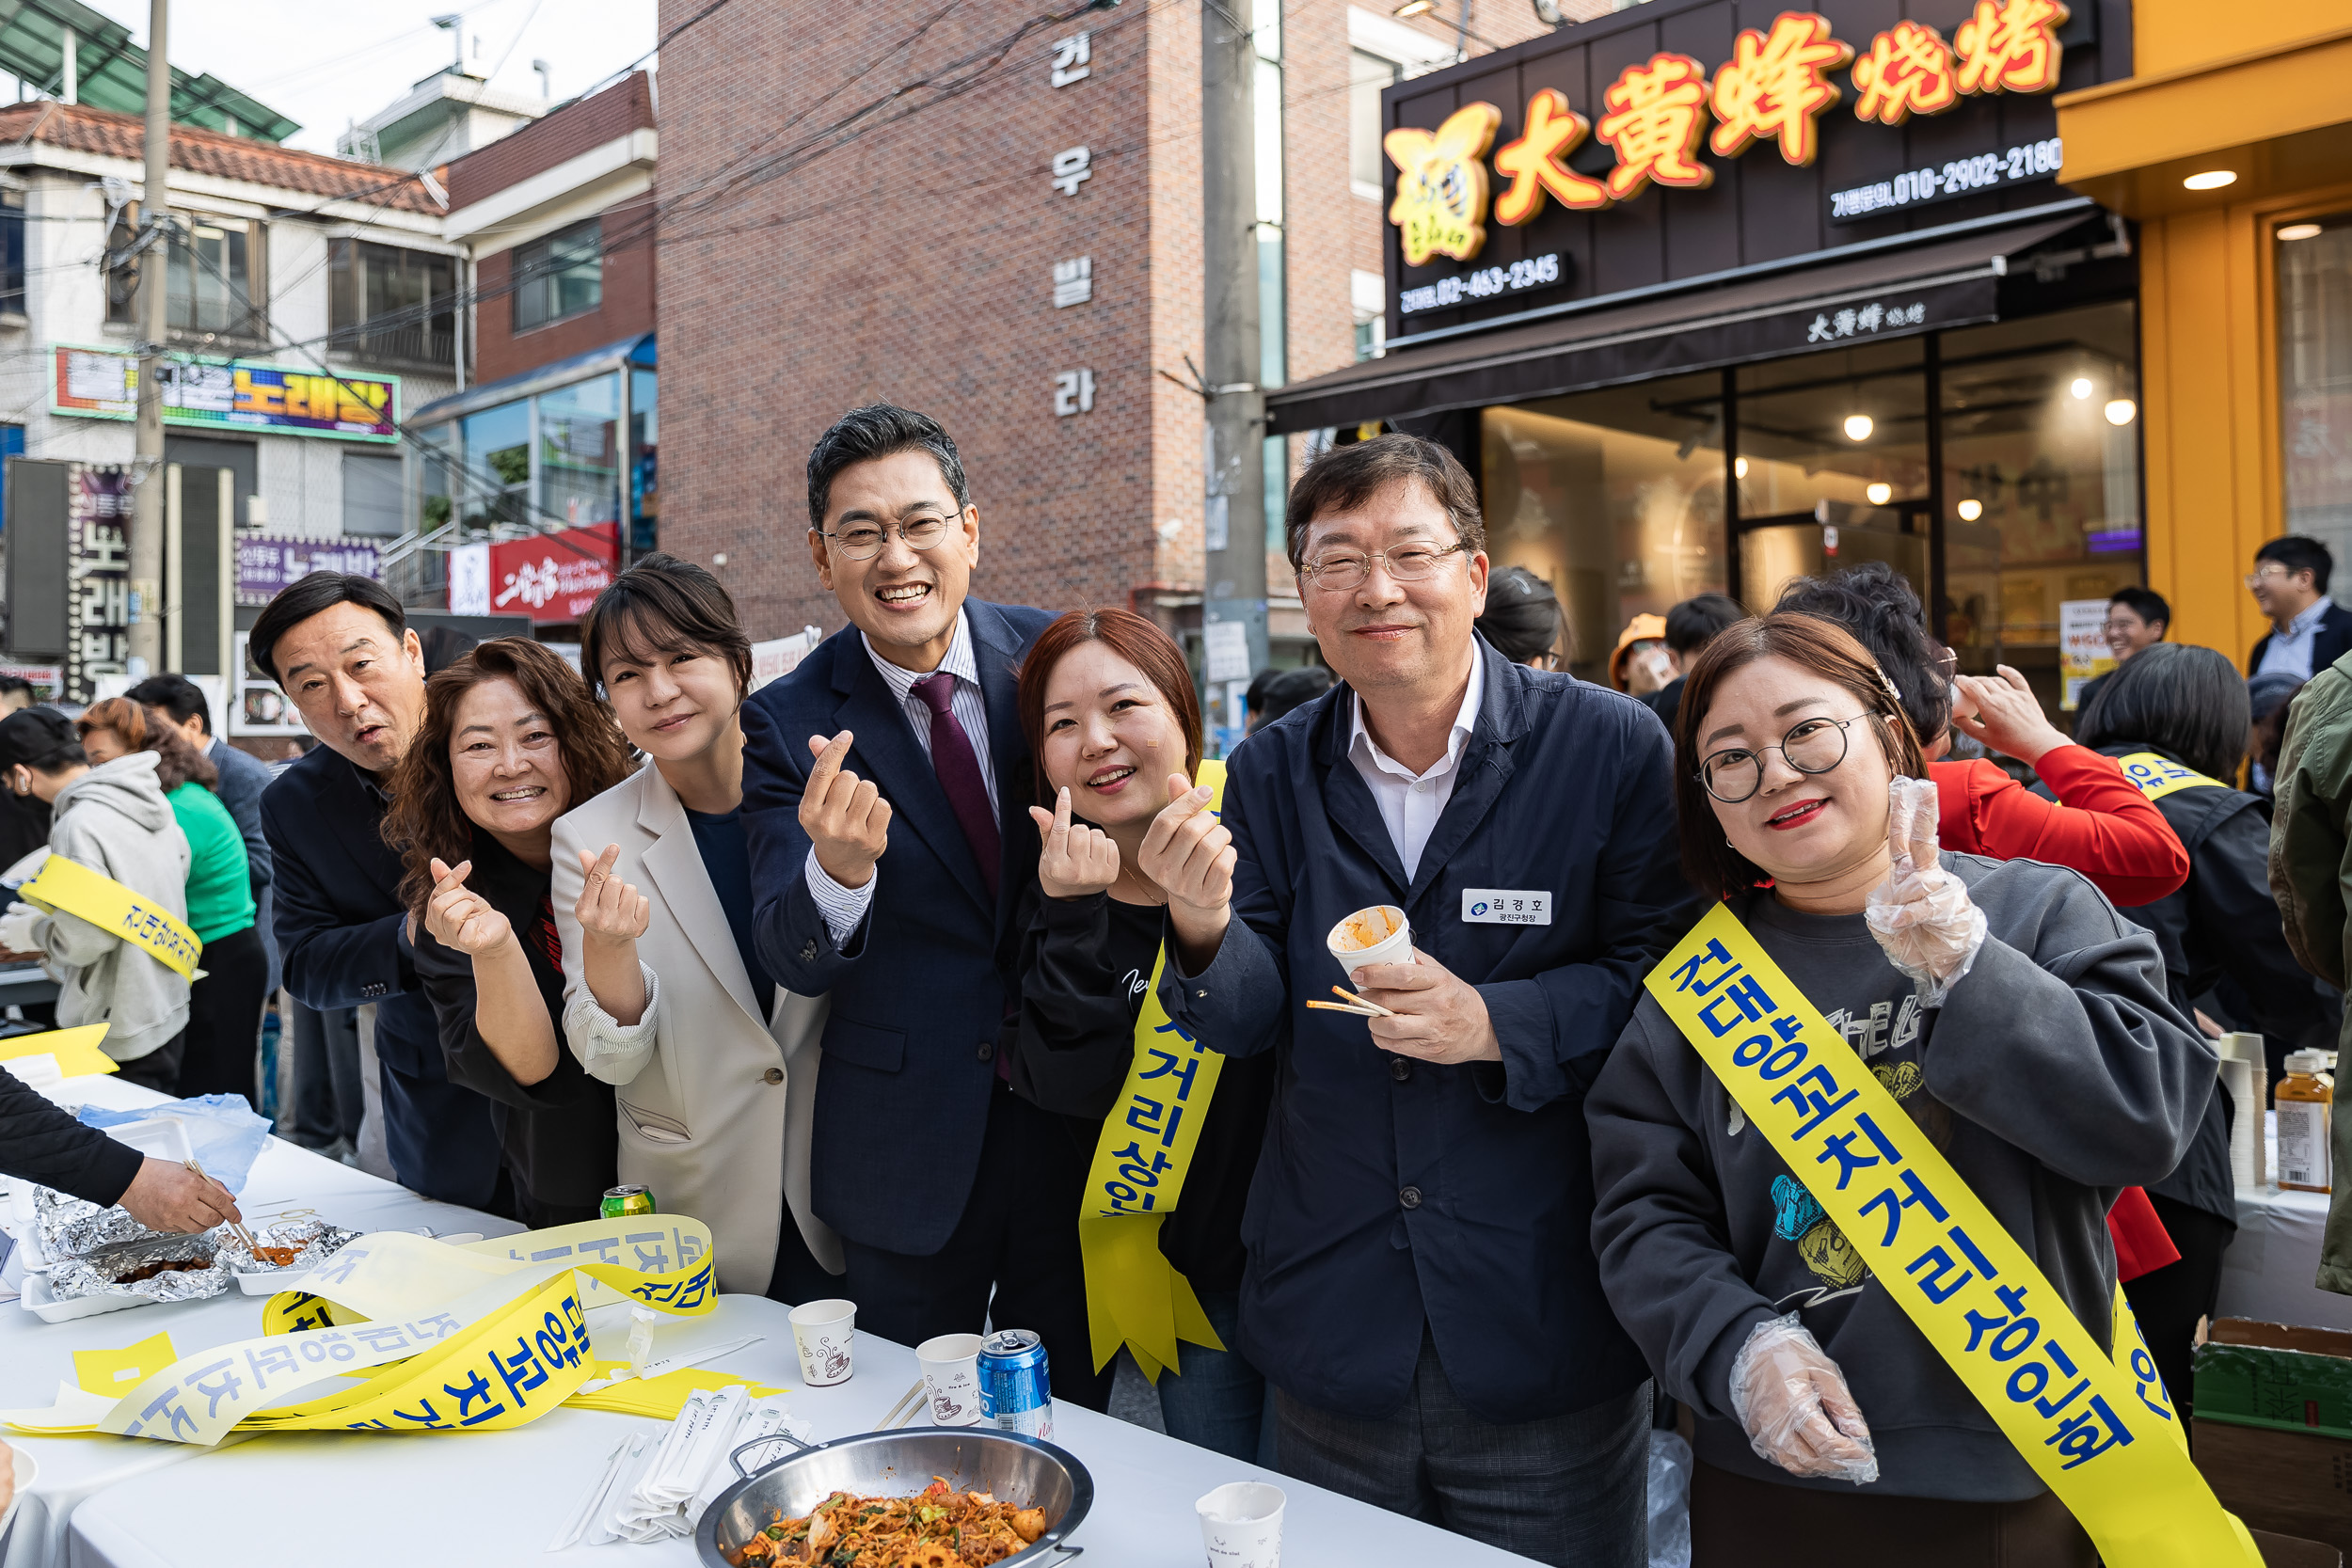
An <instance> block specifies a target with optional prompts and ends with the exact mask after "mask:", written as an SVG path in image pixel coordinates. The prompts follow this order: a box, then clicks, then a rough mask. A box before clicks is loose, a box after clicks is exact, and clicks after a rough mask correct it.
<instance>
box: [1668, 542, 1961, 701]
mask: <svg viewBox="0 0 2352 1568" xmlns="http://www.w3.org/2000/svg"><path fill="white" fill-rule="evenodd" d="M1772 610H1773V613H1774V614H1781V613H1793V614H1798V615H1818V616H1820V618H1821V619H1822V620H1824V621H1835V622H1836V623H1837V624H1838V625H1839V626H1843V627H1845V628H1846V629H1847V630H1848V631H1850V632H1851V633H1853V635H1854V637H1855V638H1856V639H1857V640H1859V641H1860V642H1861V643H1862V645H1863V646H1864V647H1865V648H1867V649H1869V650H1870V657H1872V658H1875V659H1877V660H1878V663H1879V668H1880V669H1881V670H1883V671H1884V672H1885V673H1886V678H1887V679H1888V680H1891V681H1893V682H1894V683H1895V690H1896V692H1897V694H1898V701H1899V702H1900V703H1901V704H1902V707H1903V716H1904V717H1905V718H1907V719H1909V720H1910V721H1911V727H1912V730H1913V731H1914V732H1915V734H1917V735H1918V736H1919V743H1920V744H1921V745H1923V746H1932V745H1933V744H1935V737H1936V736H1940V735H1942V734H1943V733H1944V732H1945V731H1946V730H1947V729H1949V728H1951V723H1952V689H1951V688H1950V687H1949V686H1947V685H1946V684H1945V681H1944V677H1943V672H1942V670H1941V669H1940V668H1939V666H1940V664H1941V662H1942V653H1943V650H1942V648H1940V647H1939V646H1937V644H1936V643H1935V641H1933V640H1932V639H1931V638H1930V637H1929V636H1928V615H1927V611H1926V610H1924V609H1922V608H1921V606H1920V604H1919V595H1918V594H1915V593H1913V592H1912V589H1911V584H1910V583H1908V582H1905V581H1904V580H1903V578H1902V574H1901V573H1899V572H1898V571H1896V570H1895V568H1894V567H1892V566H1889V565H1888V564H1887V563H1886V562H1883V561H1866V562H1863V563H1862V564H1861V565H1859V566H1854V567H1850V568H1848V569H1847V570H1845V571H1842V572H1832V573H1829V574H1828V575H1826V576H1823V577H1818V578H1798V579H1797V580H1796V581H1794V582H1792V583H1790V584H1789V585H1788V587H1787V588H1784V589H1782V590H1781V594H1780V603H1779V604H1777V605H1775V606H1773V607H1772ZM1683 702H1684V704H1685V705H1688V704H1689V702H1690V698H1689V697H1688V696H1685V697H1684V698H1683Z"/></svg>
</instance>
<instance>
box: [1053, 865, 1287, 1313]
mask: <svg viewBox="0 0 2352 1568" xmlns="http://www.w3.org/2000/svg"><path fill="white" fill-rule="evenodd" d="M1036 903H1037V906H1038V907H1037V910H1036V912H1035V914H1034V915H1033V916H1032V917H1031V919H1030V922H1029V927H1028V931H1027V934H1026V935H1025V937H1024V939H1023V942H1022V953H1021V1033H1020V1047H1019V1049H1018V1050H1017V1051H1015V1052H1014V1053H1013V1058H1012V1087H1013V1091H1014V1092H1015V1093H1017V1094H1019V1095H1021V1096H1023V1097H1024V1098H1025V1099H1027V1100H1030V1101H1034V1102H1035V1103H1037V1104H1038V1105H1040V1106H1042V1107H1043V1108H1044V1109H1046V1110H1048V1111H1055V1112H1058V1113H1060V1114H1061V1115H1064V1116H1069V1117H1085V1118H1087V1119H1089V1120H1090V1121H1094V1122H1097V1123H1099V1122H1101V1121H1102V1120H1103V1118H1104V1117H1107V1116H1108V1115H1110V1112H1111V1107H1112V1106H1113V1104H1115V1103H1116V1102H1117V1101H1118V1099H1119V1091H1120V1088H1121V1087H1122V1086H1124V1085H1125V1084H1126V1081H1127V1069H1128V1067H1129V1065H1130V1064H1131V1063H1132V1062H1133V1061H1134V1059H1135V1047H1136V1015H1137V1014H1138V1013H1140V1012H1141V1011H1142V1010H1143V998H1144V994H1145V993H1146V992H1147V991H1149V990H1151V987H1152V964H1153V962H1154V961H1155V960H1156V959H1157V958H1158V957H1159V950H1160V936H1161V928H1162V917H1163V912H1164V911H1162V910H1161V909H1160V908H1159V906H1157V905H1141V904H1121V903H1118V902H1116V901H1114V900H1113V899H1112V898H1111V897H1110V896H1109V895H1106V894H1100V893H1097V894H1091V895H1088V896H1086V897H1083V898H1039V899H1037V900H1036ZM1202 1043H1203V1044H1205V1045H1207V1046H1208V1047H1209V1048H1210V1049H1211V1050H1215V1049H1216V1041H1215V1040H1204V1041H1203V1042H1202ZM1273 1099H1274V1058H1273V1057H1272V1056H1271V1055H1258V1056H1248V1057H1232V1056H1229V1057H1227V1058H1225V1062H1224V1066H1223V1067H1222V1069H1220V1070H1219V1072H1218V1074H1217V1080H1216V1095H1215V1097H1214V1098H1213V1099H1211V1101H1209V1112H1208V1117H1207V1119H1206V1120H1204V1121H1203V1122H1202V1123H1201V1127H1200V1142H1199V1143H1198V1144H1197V1145H1195V1146H1194V1150H1193V1159H1192V1166H1191V1169H1190V1171H1189V1173H1188V1174H1187V1175H1186V1176H1185V1178H1184V1193H1183V1195H1182V1196H1180V1197H1179V1198H1178V1200H1177V1204H1176V1208H1175V1209H1174V1211H1173V1212H1170V1213H1169V1214H1168V1218H1167V1219H1166V1220H1165V1221H1163V1222H1162V1223H1161V1226H1160V1253H1161V1256H1163V1257H1165V1258H1166V1259H1168V1263H1169V1265H1170V1266H1171V1267H1173V1268H1174V1269H1175V1270H1176V1271H1177V1272H1178V1273H1180V1274H1182V1275H1184V1277H1185V1278H1186V1279H1188V1280H1190V1281H1191V1282H1192V1286H1193V1289H1194V1290H1196V1291H1238V1290H1240V1289H1241V1275H1242V1265H1243V1264H1244V1262H1245V1261H1246V1260H1247V1259H1246V1255H1245V1253H1244V1252H1243V1249H1242V1244H1241V1213H1242V1206H1243V1204H1244V1203H1245V1202H1247V1201H1248V1196H1249V1180H1250V1178H1251V1177H1252V1176H1253V1175H1255V1174H1256V1172H1257V1168H1258V1151H1259V1149H1260V1148H1262V1147H1263V1145H1264V1143H1265V1122H1266V1109H1267V1107H1268V1105H1270V1104H1271V1103H1272V1101H1273Z"/></svg>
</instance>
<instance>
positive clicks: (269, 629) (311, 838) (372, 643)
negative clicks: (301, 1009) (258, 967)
mask: <svg viewBox="0 0 2352 1568" xmlns="http://www.w3.org/2000/svg"><path fill="white" fill-rule="evenodd" d="M406 620H407V617H406V616H405V614H403V612H402V610H401V608H400V601H399V600H398V599H395V598H394V597H392V595H391V594H390V593H389V592H388V591H387V590H386V589H385V587H384V585H383V584H382V583H380V582H377V581H375V580H374V579H373V578H362V577H352V576H347V575H345V574H343V573H341V572H312V573H311V574H310V576H308V577H306V578H301V579H300V580H298V581H295V582H293V583H290V584H288V585H287V586H286V587H285V588H283V589H281V590H279V592H278V596H277V597H276V598H273V599H272V600H270V602H269V604H268V606H267V608H265V609H264V610H262V613H261V616H260V618H259V619H257V620H256V621H255V622H254V623H253V631H252V658H253V662H254V663H255V664H256V665H258V666H259V667H260V668H261V669H262V672H263V673H266V674H267V675H268V676H269V677H270V678H271V679H272V680H274V681H276V682H277V683H278V688H279V689H281V690H282V691H284V692H285V693H286V697H287V699H288V700H289V701H290V702H292V703H293V704H294V709H295V711H296V712H298V713H300V714H301V715H302V721H303V722H304V723H305V724H307V725H309V726H310V733H311V734H313V735H315V736H318V737H319V739H320V740H321V741H322V742H324V744H322V745H319V746H316V747H313V748H312V749H311V751H310V754H309V755H307V756H305V757H304V758H303V759H302V760H301V761H300V762H297V763H295V764H294V766H293V767H292V768H287V769H286V771H285V772H284V773H283V774H282V775H280V776H279V777H278V779H276V780H274V781H272V783H271V784H270V786H269V788H268V790H267V791H266V792H264V793H263V795H262V830H263V832H266V833H267V834H268V836H269V845H270V852H271V855H272V857H273V858H274V861H275V863H276V867H277V885H276V893H277V911H276V915H277V927H278V956H279V960H280V962H281V963H282V964H283V966H284V969H285V978H286V989H287V990H289V991H291V992H292V993H293V994H294V1000H295V1001H297V1002H300V1003H302V1004H303V1005H304V1006H310V1007H316V1008H318V1009H319V1010H321V1011H322V1012H324V1011H326V1010H328V1009H331V1008H335V1007H357V1006H361V1005H362V1004H366V1003H373V1004H374V1006H375V1054H376V1060H377V1063H378V1064H379V1066H380V1067H381V1069H382V1072H381V1074H380V1078H381V1081H382V1086H383V1098H384V1143H385V1148H386V1150H387V1152H389V1154H390V1156H391V1162H392V1174H393V1175H394V1176H395V1177H396V1178H397V1179H398V1180H399V1181H400V1184H401V1185H402V1186H404V1187H406V1188H409V1189H410V1190H412V1191H414V1192H420V1193H422V1194H424V1195H425V1196H427V1197H437V1198H439V1199H440V1200H441V1201H443V1202H445V1203H462V1204H465V1205H466V1206H468V1207H469V1208H473V1209H491V1210H493V1211H494V1212H496V1211H498V1210H500V1209H502V1208H503V1207H504V1206H505V1205H506V1204H507V1203H508V1202H510V1201H511V1199H510V1197H509V1196H508V1195H507V1194H506V1193H504V1192H502V1191H501V1183H500V1168H499V1164H500V1163H499V1136H498V1132H497V1129H496V1128H495V1126H494V1125H493V1124H492V1120H491V1113H490V1102H489V1101H487V1100H485V1099H484V1098H483V1097H482V1096H480V1095H478V1094H476V1093H474V1092H473V1091H472V1090H471V1089H466V1088H460V1087H458V1086H457V1085H453V1084H452V1083H451V1082H450V1081H449V1074H448V1072H447V1070H446V1069H444V1067H443V1065H442V1061H441V1037H440V1030H439V1028H438V1026H437V1024H436V1023H435V1022H434V1018H433V1006H432V1004H431V1003H429V1002H428V1001H426V1000H425V996H424V991H423V989H422V982H421V980H420V979H419V978H418V975H417V966H416V948H415V945H414V943H415V937H414V935H413V934H412V933H411V931H410V929H409V925H408V922H409V915H408V913H407V911H405V910H404V909H403V908H402V907H401V902H400V898H399V895H398V892H397V890H398V888H399V886H400V875H401V867H400V856H399V855H397V854H395V853H394V852H393V851H392V850H391V848H390V847H388V846H387V845H386V844H385V842H384V838H383V835H382V833H381V832H378V829H379V827H380V826H381V824H382V822H383V819H384V812H385V808H386V807H387V806H389V804H390V797H389V796H388V795H386V794H385V792H384V791H385V784H387V782H389V778H390V776H391V770H392V767H393V765H394V764H395V763H397V762H399V760H400V753H401V752H402V751H403V750H404V749H405V747H406V746H407V744H408V738H409V736H413V735H414V734H416V732H417V726H418V725H419V724H420V723H421V722H422V721H423V720H424V657H423V654H422V653H421V650H420V649H419V647H418V645H417V634H416V633H415V632H413V631H410V630H408V629H407V627H406Z"/></svg>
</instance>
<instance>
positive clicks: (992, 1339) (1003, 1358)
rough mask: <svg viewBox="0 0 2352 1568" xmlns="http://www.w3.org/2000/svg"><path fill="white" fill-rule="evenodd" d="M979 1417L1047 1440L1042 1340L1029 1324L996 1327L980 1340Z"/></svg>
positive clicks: (1049, 1392) (1049, 1412)
mask: <svg viewBox="0 0 2352 1568" xmlns="http://www.w3.org/2000/svg"><path fill="white" fill-rule="evenodd" d="M980 1419H981V1420H983V1421H985V1422H987V1423H988V1424H989V1425H991V1426H993V1427H995V1428H996V1429H997V1430H998V1431H1000V1432H1015V1433H1020V1434H1021V1435H1022V1436H1024V1437H1038V1438H1043V1439H1046V1440H1048V1441H1051V1440H1052V1438H1053V1435H1054V1394H1053V1388H1052V1386H1051V1384H1049V1383H1048V1382H1047V1379H1046V1370H1045V1344H1044V1341H1042V1340H1041V1339H1040V1338H1038V1337H1037V1335H1036V1334H1035V1333H1034V1332H1032V1331H1031V1330H1029V1329H1025V1328H1006V1329H999V1330H998V1331H997V1332H995V1333H993V1334H992V1335H990V1336H989V1337H988V1338H985V1339H983V1340H981V1341H980Z"/></svg>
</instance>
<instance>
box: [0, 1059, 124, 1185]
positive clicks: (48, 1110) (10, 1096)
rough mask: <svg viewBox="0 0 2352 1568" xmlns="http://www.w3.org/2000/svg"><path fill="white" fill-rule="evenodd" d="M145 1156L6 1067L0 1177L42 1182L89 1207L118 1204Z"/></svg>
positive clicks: (0, 1075)
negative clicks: (78, 1118)
mask: <svg viewBox="0 0 2352 1568" xmlns="http://www.w3.org/2000/svg"><path fill="white" fill-rule="evenodd" d="M145 1158H146V1156H144V1155H142V1154H141V1153H140V1152H139V1151H138V1150H137V1149H135V1148H132V1147H131V1146H130V1145H129V1144H126V1143H123V1142H121V1141H119V1140H118V1139H115V1138H110V1137H108V1136H107V1135H106V1134H105V1133H103V1132H100V1131H99V1130H98V1129H97V1128H95V1127H85V1126H83V1125H82V1124H81V1123H80V1122H79V1121H76V1120H75V1119H74V1118H73V1117H72V1113H70V1112H67V1111H62V1110H60V1109H58V1108H57V1107H56V1106H55V1105H52V1104H51V1103H50V1102H49V1101H47V1100H45V1099H43V1098H42V1097H41V1095H40V1092H39V1091H37V1090H35V1089H33V1088H32V1087H30V1086H29V1085H26V1084H25V1082H24V1080H23V1079H21V1078H19V1077H17V1076H16V1074H14V1073H12V1072H10V1071H8V1069H5V1068H0V1175H6V1176H8V1177H9V1178H11V1179H12V1180H20V1181H38V1182H40V1184H41V1185H42V1186H44V1187H55V1188H56V1189H57V1191H59V1192H61V1193H71V1194H72V1196H75V1197H78V1198H80V1199H82V1200H83V1201H84V1202H86V1203H103V1204H115V1203H119V1202H121V1201H122V1195H123V1194H124V1193H125V1192H128V1191H129V1190H130V1187H131V1181H132V1179H133V1178H135V1177H136V1176H137V1175H138V1173H139V1164H140V1163H141V1162H142V1161H143V1160H144V1159H145Z"/></svg>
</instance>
